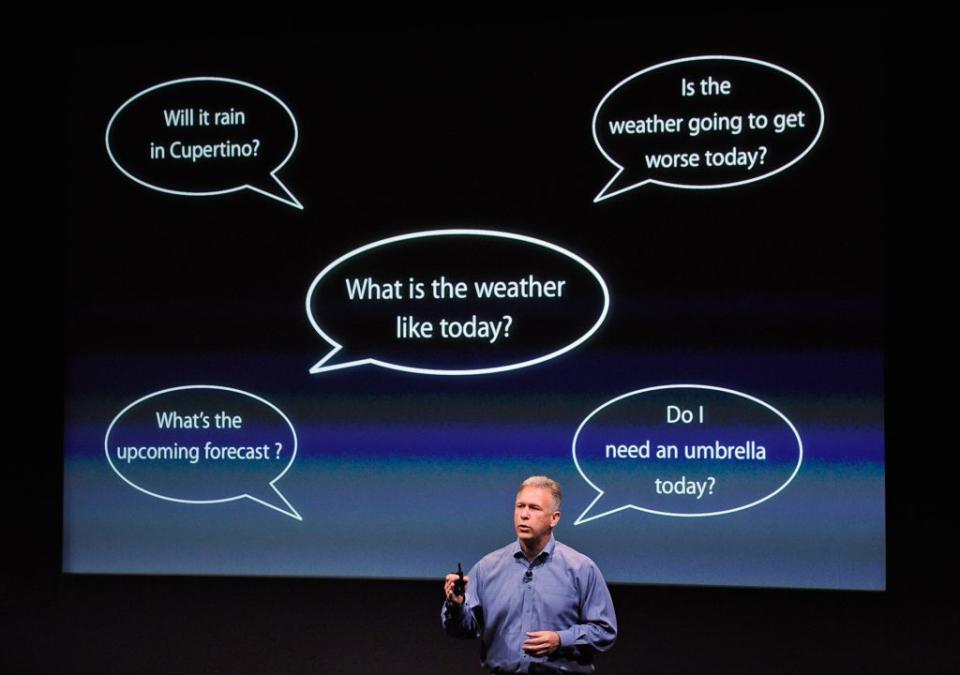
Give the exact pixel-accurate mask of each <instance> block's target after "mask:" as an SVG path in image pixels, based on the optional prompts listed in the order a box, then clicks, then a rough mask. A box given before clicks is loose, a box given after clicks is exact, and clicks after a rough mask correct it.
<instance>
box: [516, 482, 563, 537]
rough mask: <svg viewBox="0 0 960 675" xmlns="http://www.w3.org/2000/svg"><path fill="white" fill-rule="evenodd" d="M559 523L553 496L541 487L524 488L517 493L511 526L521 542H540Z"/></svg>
mask: <svg viewBox="0 0 960 675" xmlns="http://www.w3.org/2000/svg"><path fill="white" fill-rule="evenodd" d="M558 522H560V512H559V511H555V510H554V508H553V495H552V494H550V490H548V489H547V488H542V487H525V488H523V489H522V490H520V492H518V493H517V502H516V506H515V507H514V510H513V526H514V529H516V531H517V537H519V538H520V539H521V540H523V541H537V542H542V541H544V540H546V539H548V538H549V537H550V532H551V531H552V530H553V528H554V527H556V526H557V523H558Z"/></svg>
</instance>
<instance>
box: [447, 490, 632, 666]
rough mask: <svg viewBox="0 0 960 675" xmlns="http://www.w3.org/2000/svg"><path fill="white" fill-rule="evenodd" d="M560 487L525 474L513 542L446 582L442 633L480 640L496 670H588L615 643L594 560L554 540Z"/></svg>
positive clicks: (613, 623) (482, 652) (604, 588)
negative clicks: (460, 588) (459, 587)
mask: <svg viewBox="0 0 960 675" xmlns="http://www.w3.org/2000/svg"><path fill="white" fill-rule="evenodd" d="M561 500H562V495H561V492H560V485H559V484H558V483H557V482H556V481H554V480H551V479H550V478H547V477H546V476H531V477H530V478H527V479H526V480H525V481H523V483H521V485H520V491H519V492H518V493H517V499H516V505H515V508H514V515H513V524H514V529H515V530H516V533H517V538H518V541H515V542H513V543H511V544H509V545H507V546H504V547H503V548H501V549H498V550H496V551H493V552H492V553H489V554H487V555H486V556H484V557H483V559H481V560H480V562H478V563H477V564H476V565H474V566H473V568H472V569H471V570H470V572H469V573H468V574H467V575H466V576H464V577H463V582H464V583H465V590H464V591H463V592H462V593H458V592H457V588H456V584H457V582H458V581H459V580H460V577H459V576H458V575H457V574H448V575H447V578H446V581H445V583H444V587H443V589H444V593H445V594H446V600H445V601H444V603H443V613H442V619H443V627H444V629H445V630H446V632H447V634H449V635H452V636H454V637H459V638H475V637H479V638H480V640H481V647H480V660H481V662H482V663H483V666H484V667H485V668H488V669H489V670H490V671H491V672H494V673H554V672H557V673H560V672H564V673H592V672H593V656H594V654H595V653H596V652H598V651H606V650H607V649H609V648H610V647H611V646H613V643H614V641H615V640H616V637H617V617H616V614H615V613H614V610H613V601H612V600H611V598H610V592H609V591H608V590H607V585H606V583H605V582H604V580H603V575H601V574H600V570H599V569H598V568H597V566H596V564H595V563H594V562H593V561H592V560H590V558H588V557H587V556H585V555H583V554H581V553H578V552H577V551H575V550H573V549H572V548H570V547H569V546H566V545H564V544H561V543H560V542H558V541H557V540H556V539H554V538H553V528H555V527H556V526H557V523H558V522H560V503H561Z"/></svg>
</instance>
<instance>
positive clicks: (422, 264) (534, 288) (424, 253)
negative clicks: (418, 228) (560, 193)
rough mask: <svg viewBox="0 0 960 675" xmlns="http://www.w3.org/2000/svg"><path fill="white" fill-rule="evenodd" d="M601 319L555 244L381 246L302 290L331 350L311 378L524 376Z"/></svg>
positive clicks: (604, 303)
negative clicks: (355, 373) (372, 371)
mask: <svg viewBox="0 0 960 675" xmlns="http://www.w3.org/2000/svg"><path fill="white" fill-rule="evenodd" d="M609 307H610V295H609V293H608V291H607V285H606V283H605V282H604V280H603V278H602V277H601V276H600V273H599V272H597V270H596V269H595V268H594V267H593V266H592V265H591V264H590V263H588V262H587V261H586V260H584V259H583V258H581V257H580V256H578V255H576V254H575V253H572V252H570V251H568V250H566V249H564V248H561V247H560V246H557V245H556V244H551V243H549V242H546V241H542V240H540V239H534V238H532V237H527V236H524V235H519V234H511V233H507V232H497V231H492V230H470V229H450V230H432V231H425V232H414V233H412V234H406V235H401V236H396V237H390V238H388V239H382V240H380V241H376V242H373V243H370V244H367V245H365V246H361V247H360V248H358V249H355V250H353V251H350V252H349V253H347V254H346V255H343V256H341V257H340V258H338V259H337V260H334V261H333V262H332V263H330V264H329V265H327V266H326V267H325V268H324V269H323V270H322V271H321V272H320V273H319V274H318V275H317V276H316V278H315V279H314V280H313V283H312V284H310V288H309V290H308V291H307V299H306V311H307V317H308V319H309V320H310V324H311V325H312V326H313V328H314V330H316V331H317V333H319V334H320V336H321V337H322V338H323V339H324V340H326V341H327V342H328V343H329V344H330V345H331V347H332V349H331V350H330V352H329V353H328V354H327V355H326V356H325V357H324V358H323V359H322V360H321V361H320V362H318V363H317V364H316V365H314V366H313V367H312V368H311V369H310V372H311V373H321V372H325V371H328V370H335V369H341V368H350V367H353V366H359V365H364V364H371V365H375V366H380V367H382V368H389V369H393V370H400V371H405V372H411V373H420V374H427V375H481V374H486V373H497V372H503V371H508V370H515V369H517V368H525V367H528V366H532V365H535V364H538V363H543V362H544V361H548V360H550V359H553V358H556V357H558V356H560V355H561V354H564V353H566V352H568V351H570V350H571V349H574V348H576V347H577V346H579V345H581V344H583V342H585V341H586V340H587V339H589V338H590V336H591V335H593V334H594V333H595V332H596V331H597V329H598V328H599V327H600V325H601V324H602V323H603V321H604V319H605V318H606V316H607V312H608V310H609Z"/></svg>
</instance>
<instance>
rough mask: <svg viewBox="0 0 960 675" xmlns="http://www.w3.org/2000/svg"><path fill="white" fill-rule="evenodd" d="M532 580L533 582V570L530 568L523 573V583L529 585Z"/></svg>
mask: <svg viewBox="0 0 960 675" xmlns="http://www.w3.org/2000/svg"><path fill="white" fill-rule="evenodd" d="M532 580H533V570H532V569H530V568H527V571H526V572H524V573H523V583H527V582H528V581H532Z"/></svg>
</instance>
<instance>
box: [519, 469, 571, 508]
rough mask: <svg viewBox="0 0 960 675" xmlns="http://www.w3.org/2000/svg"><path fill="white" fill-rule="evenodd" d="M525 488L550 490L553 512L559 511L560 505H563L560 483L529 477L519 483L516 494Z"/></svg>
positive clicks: (543, 477)
mask: <svg viewBox="0 0 960 675" xmlns="http://www.w3.org/2000/svg"><path fill="white" fill-rule="evenodd" d="M526 487H535V488H546V489H547V490H550V494H551V495H553V510H554V511H559V510H560V504H562V503H563V492H561V490H560V483H558V482H557V481H555V480H553V479H552V478H548V477H547V476H530V477H529V478H527V479H526V480H525V481H523V482H522V483H520V488H519V489H518V490H517V492H520V490H522V489H523V488H526Z"/></svg>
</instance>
